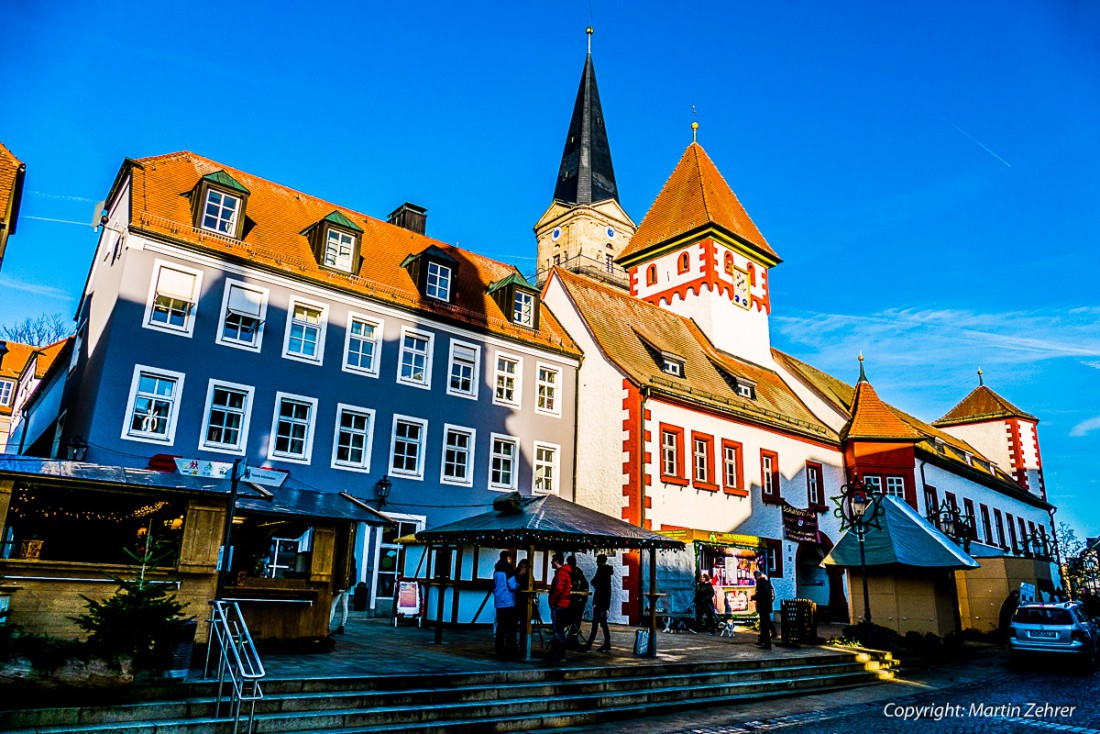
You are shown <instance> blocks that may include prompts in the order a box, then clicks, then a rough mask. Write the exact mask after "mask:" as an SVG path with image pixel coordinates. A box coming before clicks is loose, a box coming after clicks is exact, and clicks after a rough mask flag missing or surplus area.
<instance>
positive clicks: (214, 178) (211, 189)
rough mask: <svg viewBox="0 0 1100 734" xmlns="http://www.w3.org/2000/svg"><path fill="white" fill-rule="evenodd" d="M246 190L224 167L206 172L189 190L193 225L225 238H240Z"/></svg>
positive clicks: (242, 227)
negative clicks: (190, 192) (212, 171)
mask: <svg viewBox="0 0 1100 734" xmlns="http://www.w3.org/2000/svg"><path fill="white" fill-rule="evenodd" d="M248 194H249V191H248V189H246V188H245V187H244V186H242V185H241V184H240V183H238V182H237V180H236V179H234V178H233V177H232V176H230V175H229V174H228V173H226V172H225V171H224V170H222V171H215V172H214V173H208V174H206V175H205V176H203V177H202V178H200V179H199V182H198V183H197V184H196V185H195V188H194V190H193V191H192V197H191V209H192V212H193V214H194V217H195V227H196V228H197V229H201V230H204V231H206V232H212V233H214V234H220V235H222V236H224V237H232V238H233V239H237V240H239V239H241V236H242V232H243V231H244V218H245V206H246V205H247V204H248Z"/></svg>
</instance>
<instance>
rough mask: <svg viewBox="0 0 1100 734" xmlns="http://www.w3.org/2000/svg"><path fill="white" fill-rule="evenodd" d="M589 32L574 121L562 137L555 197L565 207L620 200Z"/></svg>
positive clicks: (571, 121) (574, 110)
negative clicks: (562, 150)
mask: <svg viewBox="0 0 1100 734" xmlns="http://www.w3.org/2000/svg"><path fill="white" fill-rule="evenodd" d="M586 32H587V33H588V55H587V56H586V57H585V60H584V71H583V72H582V73H581V85H580V88H579V89H578V90H577V102H576V104H575V105H574V106H573V119H572V120H570V122H569V134H568V136H566V138H565V151H564V152H563V153H562V155H561V168H560V169H559V170H558V182H557V186H556V187H555V188H554V198H555V199H557V200H558V201H560V202H563V203H565V204H592V203H594V202H597V201H605V200H607V199H614V200H615V201H618V200H619V189H618V187H616V185H615V170H614V168H613V167H612V165H611V146H610V145H609V144H608V142H607V128H605V127H604V122H603V110H602V109H601V108H600V93H599V91H598V90H597V89H596V69H595V67H594V66H593V65H592V28H591V26H590V27H588V28H587V29H586Z"/></svg>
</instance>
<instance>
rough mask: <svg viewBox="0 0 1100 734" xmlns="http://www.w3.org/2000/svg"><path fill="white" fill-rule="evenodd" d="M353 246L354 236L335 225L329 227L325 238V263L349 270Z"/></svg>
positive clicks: (338, 268)
mask: <svg viewBox="0 0 1100 734" xmlns="http://www.w3.org/2000/svg"><path fill="white" fill-rule="evenodd" d="M353 247H355V238H354V237H352V236H351V235H350V234H348V233H347V232H341V231H340V230H338V229H336V228H335V227H329V230H328V237H327V238H326V239H325V265H327V266H328V267H330V268H336V269H337V270H343V271H346V272H350V271H351V253H352V248H353Z"/></svg>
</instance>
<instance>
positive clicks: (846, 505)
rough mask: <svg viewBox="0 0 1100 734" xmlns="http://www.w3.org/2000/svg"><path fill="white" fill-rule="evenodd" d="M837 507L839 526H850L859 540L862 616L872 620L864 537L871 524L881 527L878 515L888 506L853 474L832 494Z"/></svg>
mask: <svg viewBox="0 0 1100 734" xmlns="http://www.w3.org/2000/svg"><path fill="white" fill-rule="evenodd" d="M832 499H833V502H834V503H836V509H835V510H833V514H834V515H835V516H836V517H837V518H839V519H840V530H841V532H844V531H845V530H850V531H851V532H852V533H853V534H854V535H855V536H856V539H857V540H859V573H860V578H861V579H862V580H863V618H864V619H865V620H866V621H868V622H870V621H871V595H870V593H869V592H868V591H867V556H866V553H865V551H864V549H863V538H864V536H865V535H867V533H868V531H870V530H871V528H876V529H881V525H880V524H879V518H880V517H882V515H883V514H884V513H885V512H886V508H884V507H883V506H882V503H881V502H879V498H878V496H876V495H875V494H873V493H872V492H871V491H870V490H868V489H867V487H866V486H864V484H863V482H862V481H860V478H859V475H858V474H856V475H854V476H853V477H852V481H850V482H848V484H845V485H844V486H842V487H841V488H840V495H839V496H837V497H833V498H832Z"/></svg>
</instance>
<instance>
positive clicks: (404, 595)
mask: <svg viewBox="0 0 1100 734" xmlns="http://www.w3.org/2000/svg"><path fill="white" fill-rule="evenodd" d="M397 613H398V614H400V615H403V616H406V617H415V616H416V615H418V614H420V584H418V583H416V582H415V581H399V582H398V584H397Z"/></svg>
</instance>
